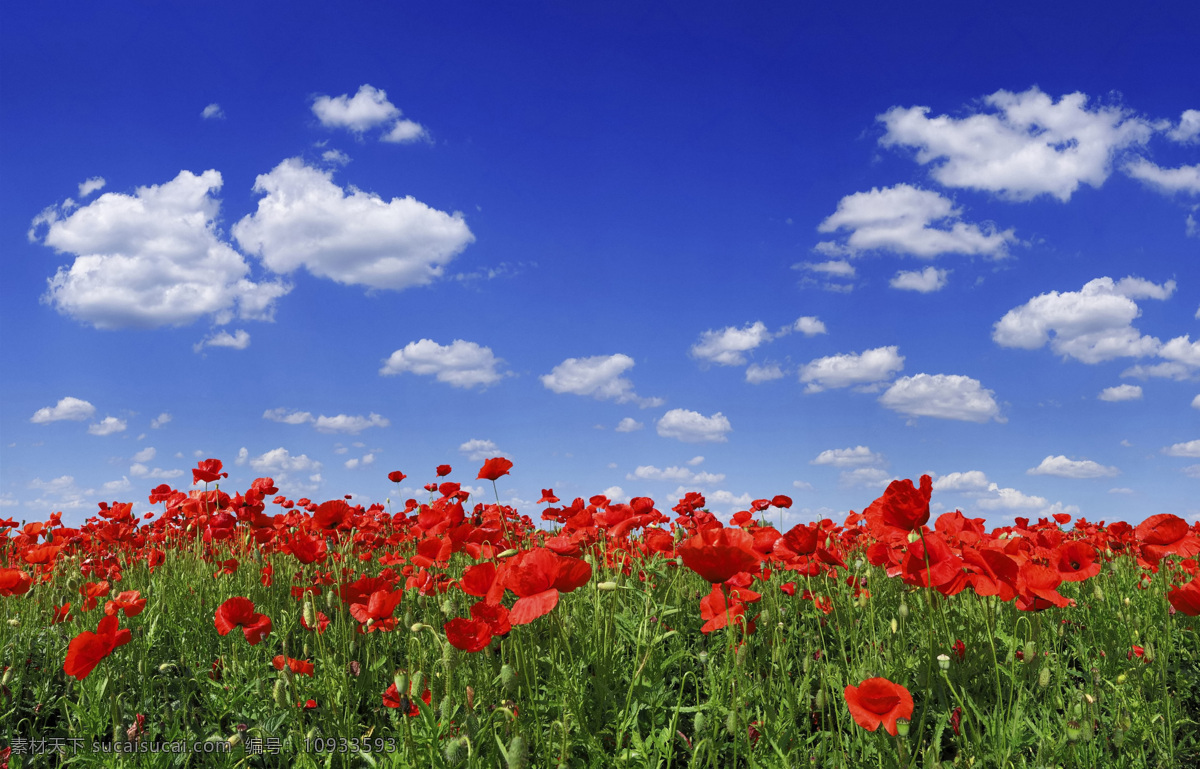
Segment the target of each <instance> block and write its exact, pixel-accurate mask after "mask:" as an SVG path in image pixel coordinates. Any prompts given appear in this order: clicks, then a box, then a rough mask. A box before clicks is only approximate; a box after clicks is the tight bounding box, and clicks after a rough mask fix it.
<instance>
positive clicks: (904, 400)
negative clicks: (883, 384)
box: [879, 374, 1005, 422]
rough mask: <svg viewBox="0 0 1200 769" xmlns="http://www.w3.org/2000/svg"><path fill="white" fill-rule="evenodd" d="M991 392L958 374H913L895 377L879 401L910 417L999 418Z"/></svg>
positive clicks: (975, 380) (968, 420)
mask: <svg viewBox="0 0 1200 769" xmlns="http://www.w3.org/2000/svg"><path fill="white" fill-rule="evenodd" d="M994 395H995V392H993V391H992V390H985V389H984V388H983V385H982V384H980V382H979V380H978V379H971V378H970V377H967V376H961V375H959V374H917V375H916V376H906V377H901V378H900V379H897V380H896V382H895V384H893V385H892V386H891V387H889V388H888V390H887V392H885V393H884V394H883V395H881V396H880V397H879V402H880V403H882V404H883V405H884V406H886V407H887V408H889V409H892V410H893V411H899V412H900V413H901V414H908V415H909V416H913V417H936V418H938V419H958V420H961V421H964V422H987V421H988V420H989V419H995V420H996V421H997V422H1003V421H1005V420H1004V418H1002V417H1001V416H1000V407H999V406H998V405H996V400H995V398H994V397H993V396H994Z"/></svg>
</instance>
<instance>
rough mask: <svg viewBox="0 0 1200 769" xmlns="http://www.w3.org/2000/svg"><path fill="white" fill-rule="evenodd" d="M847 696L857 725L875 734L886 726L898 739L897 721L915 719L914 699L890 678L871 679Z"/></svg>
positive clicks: (853, 687)
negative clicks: (880, 726)
mask: <svg viewBox="0 0 1200 769" xmlns="http://www.w3.org/2000/svg"><path fill="white" fill-rule="evenodd" d="M843 694H844V696H845V698H846V705H847V706H848V707H849V708H850V715H851V716H853V717H854V722H855V723H857V724H858V725H859V726H861V727H862V728H864V729H866V730H867V731H871V732H873V731H875V730H876V729H878V728H879V725H880V724H883V728H884V729H887V733H888V734H890V735H892V736H893V737H895V736H896V720H897V719H900V718H912V712H913V699H912V695H911V694H909V692H908V689H905V688H904V687H903V686H901V685H899V684H894V683H892V682H891V681H889V680H887V679H886V678H868V679H867V680H866V681H863V682H862V683H861V684H859V685H858V686H847V687H846V690H845V692H843Z"/></svg>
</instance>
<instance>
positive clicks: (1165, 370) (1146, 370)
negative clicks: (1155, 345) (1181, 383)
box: [1121, 362, 1192, 380]
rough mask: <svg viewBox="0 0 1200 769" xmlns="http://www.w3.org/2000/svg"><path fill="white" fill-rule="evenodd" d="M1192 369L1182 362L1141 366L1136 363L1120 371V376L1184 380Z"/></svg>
mask: <svg viewBox="0 0 1200 769" xmlns="http://www.w3.org/2000/svg"><path fill="white" fill-rule="evenodd" d="M1191 374H1192V370H1191V369H1190V368H1188V367H1187V366H1185V365H1184V364H1182V363H1171V362H1165V363H1156V364H1154V365H1153V366H1143V365H1141V364H1138V365H1136V366H1130V367H1129V368H1127V369H1125V370H1124V371H1122V372H1121V376H1122V377H1134V378H1135V379H1149V378H1150V377H1162V378H1163V379H1175V380H1184V379H1187V378H1189V377H1190V376H1191Z"/></svg>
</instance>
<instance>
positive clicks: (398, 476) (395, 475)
mask: <svg viewBox="0 0 1200 769" xmlns="http://www.w3.org/2000/svg"><path fill="white" fill-rule="evenodd" d="M407 477H408V476H407V475H405V474H404V473H402V472H400V471H399V470H393V471H392V472H390V473H388V480H389V481H391V482H392V483H399V482H400V481H402V480H404V479H405V478H407Z"/></svg>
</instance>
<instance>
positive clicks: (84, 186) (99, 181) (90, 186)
mask: <svg viewBox="0 0 1200 769" xmlns="http://www.w3.org/2000/svg"><path fill="white" fill-rule="evenodd" d="M107 183H108V182H106V181H104V177H103V176H93V177H92V178H90V179H87V180H85V181H82V182H80V183H79V197H81V198H86V197H87V196H88V195H91V194H92V193H93V192H97V191H99V190H102V189H104V185H105V184H107Z"/></svg>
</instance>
